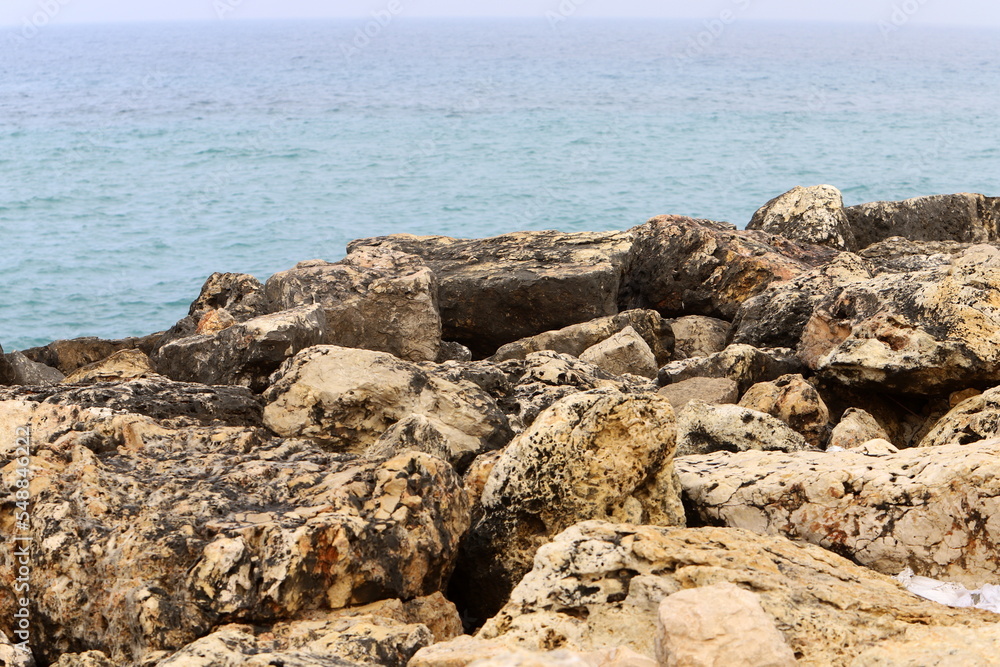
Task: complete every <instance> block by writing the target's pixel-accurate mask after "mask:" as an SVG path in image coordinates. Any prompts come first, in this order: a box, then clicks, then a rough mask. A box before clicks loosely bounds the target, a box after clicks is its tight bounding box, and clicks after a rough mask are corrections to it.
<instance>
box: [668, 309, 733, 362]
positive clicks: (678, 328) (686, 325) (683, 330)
mask: <svg viewBox="0 0 1000 667" xmlns="http://www.w3.org/2000/svg"><path fill="white" fill-rule="evenodd" d="M670 328H671V329H672V330H673V333H674V359H690V358H691V357H707V356H709V355H712V354H715V353H716V352H722V351H723V350H724V349H726V342H727V340H728V339H729V332H730V331H731V330H732V328H733V327H732V325H731V324H730V323H729V322H726V321H725V320H720V319H718V318H715V317H705V316H704V315H687V316H685V317H678V318H677V319H676V320H674V321H673V322H672V323H671V324H670ZM658 361H659V360H658ZM661 365H663V364H662V363H661Z"/></svg>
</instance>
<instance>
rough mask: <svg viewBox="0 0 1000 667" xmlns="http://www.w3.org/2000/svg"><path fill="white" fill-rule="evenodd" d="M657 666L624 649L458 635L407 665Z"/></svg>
mask: <svg viewBox="0 0 1000 667" xmlns="http://www.w3.org/2000/svg"><path fill="white" fill-rule="evenodd" d="M472 665H474V666H475V667H657V662H656V661H655V660H653V659H652V658H650V657H648V656H644V655H641V654H639V653H636V652H635V651H633V650H631V649H629V648H625V647H616V648H607V649H602V650H599V651H588V652H587V653H580V652H577V651H566V650H558V651H545V652H541V651H529V650H526V649H520V648H516V647H512V646H508V645H507V644H504V643H503V642H498V641H488V640H485V639H475V638H472V637H459V638H457V639H454V640H452V641H450V642H445V643H442V644H435V645H434V646H429V647H427V648H423V649H420V650H419V651H418V652H417V654H416V655H415V656H413V660H411V661H410V664H409V665H408V667H467V666H472Z"/></svg>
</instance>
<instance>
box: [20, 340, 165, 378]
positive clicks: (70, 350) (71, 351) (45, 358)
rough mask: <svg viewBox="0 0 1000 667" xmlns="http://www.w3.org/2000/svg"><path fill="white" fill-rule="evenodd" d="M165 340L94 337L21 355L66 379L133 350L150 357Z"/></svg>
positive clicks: (61, 342) (60, 342) (58, 342)
mask: <svg viewBox="0 0 1000 667" xmlns="http://www.w3.org/2000/svg"><path fill="white" fill-rule="evenodd" d="M162 336H163V334H162V333H155V334H150V335H148V336H143V337H141V338H122V339H120V340H102V339H100V338H92V337H88V338H74V339H72V340H57V341H54V342H52V343H49V344H48V345H45V346H44V347H33V348H31V349H28V350H23V351H22V353H23V354H24V356H26V357H27V358H28V359H30V360H31V361H34V362H37V363H39V364H45V365H46V366H51V367H52V368H55V369H57V370H58V371H59V372H61V373H62V374H63V375H69V374H70V373H72V372H73V371H75V370H76V369H78V368H82V367H84V366H86V365H87V364H92V363H94V362H97V361H101V360H102V359H107V358H108V357H110V356H111V355H112V354H114V353H115V352H118V351H119V350H133V349H134V350H139V351H140V352H143V353H144V354H147V355H148V354H151V353H152V351H153V349H154V348H155V347H156V345H157V344H158V343H159V341H160V338H161V337H162Z"/></svg>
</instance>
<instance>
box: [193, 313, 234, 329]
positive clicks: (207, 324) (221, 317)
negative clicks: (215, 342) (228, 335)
mask: <svg viewBox="0 0 1000 667" xmlns="http://www.w3.org/2000/svg"><path fill="white" fill-rule="evenodd" d="M236 322H237V319H236V318H235V317H233V316H232V315H231V314H230V313H229V311H228V310H226V309H225V308H216V309H215V310H210V311H208V312H207V313H205V314H204V315H203V316H202V318H201V319H200V320H198V326H197V327H195V330H194V332H195V333H196V334H205V335H211V334H214V333H219V332H220V331H225V330H226V329H228V328H229V327H231V326H233V325H234V324H236Z"/></svg>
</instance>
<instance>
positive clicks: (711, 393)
mask: <svg viewBox="0 0 1000 667" xmlns="http://www.w3.org/2000/svg"><path fill="white" fill-rule="evenodd" d="M657 393H659V394H660V396H663V397H664V398H666V399H667V400H668V401H670V405H672V406H673V408H674V412H675V413H680V411H681V410H683V409H684V407H685V406H686V405H687V404H688V403H690V402H691V401H693V400H699V401H702V402H703V403H707V404H709V405H720V404H729V403H737V402H738V401H739V400H740V390H739V386H738V385H737V384H736V383H735V382H733V381H732V380H730V379H728V378H690V379H688V380H681V381H680V382H675V383H674V384H668V385H667V386H666V387H663V388H662V389H660V391H659V392H657Z"/></svg>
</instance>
